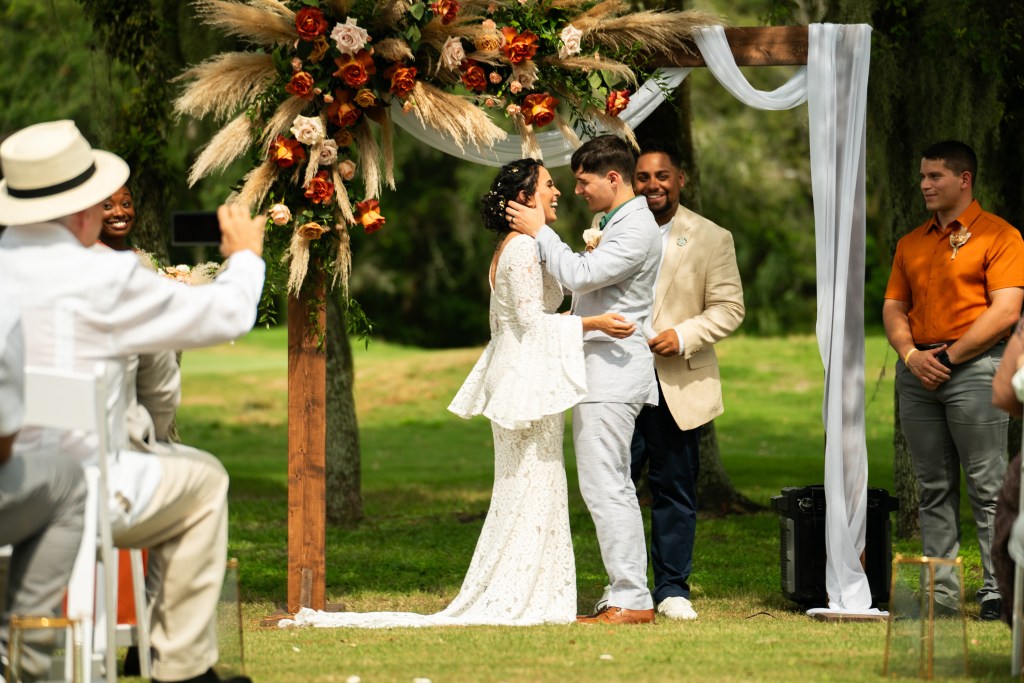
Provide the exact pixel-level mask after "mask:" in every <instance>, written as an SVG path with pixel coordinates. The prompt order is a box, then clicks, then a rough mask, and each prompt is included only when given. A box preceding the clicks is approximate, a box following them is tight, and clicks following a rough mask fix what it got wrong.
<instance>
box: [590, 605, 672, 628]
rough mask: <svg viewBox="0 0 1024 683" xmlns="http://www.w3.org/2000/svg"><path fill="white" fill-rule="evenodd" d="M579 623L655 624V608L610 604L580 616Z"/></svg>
mask: <svg viewBox="0 0 1024 683" xmlns="http://www.w3.org/2000/svg"><path fill="white" fill-rule="evenodd" d="M576 622H577V623H579V624H653V623H654V610H653V609H626V608H625V607H612V606H611V605H609V606H608V607H605V608H604V609H602V610H601V611H600V612H598V613H597V614H594V615H592V616H578V617H576Z"/></svg>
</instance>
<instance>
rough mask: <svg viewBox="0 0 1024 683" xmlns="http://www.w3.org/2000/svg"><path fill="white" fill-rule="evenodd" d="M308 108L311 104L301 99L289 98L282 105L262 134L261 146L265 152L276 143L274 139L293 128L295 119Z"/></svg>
mask: <svg viewBox="0 0 1024 683" xmlns="http://www.w3.org/2000/svg"><path fill="white" fill-rule="evenodd" d="M308 106H309V102H307V101H306V100H304V99H302V98H301V97H289V98H288V99H287V100H285V101H284V102H282V103H281V106H279V107H278V108H277V111H275V112H274V115H273V116H271V117H270V120H269V121H267V125H266V126H264V128H263V133H262V134H260V146H261V147H262V148H263V151H264V152H265V151H267V150H268V149H270V143H272V142H273V141H274V138H276V137H277V136H278V135H281V134H282V133H284V132H285V131H286V130H288V129H290V128H291V127H292V122H293V121H294V120H295V117H296V116H298V115H299V114H301V113H302V112H303V111H305V110H306V107H308Z"/></svg>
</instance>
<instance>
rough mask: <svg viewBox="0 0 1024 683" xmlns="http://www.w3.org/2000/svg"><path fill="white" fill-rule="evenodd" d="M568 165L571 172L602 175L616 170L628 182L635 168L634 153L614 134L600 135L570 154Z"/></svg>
mask: <svg viewBox="0 0 1024 683" xmlns="http://www.w3.org/2000/svg"><path fill="white" fill-rule="evenodd" d="M570 166H571V167H572V172H573V173H578V172H580V171H582V172H583V173H596V174H597V175H604V174H605V173H608V172H610V171H617V172H618V174H619V175H621V176H622V177H623V178H625V179H626V182H629V181H631V180H632V179H633V169H634V168H636V154H634V153H633V148H632V147H630V146H629V145H628V144H627V143H626V142H625V141H624V140H622V139H621V138H618V137H616V136H614V135H601V136H599V137H596V138H592V139H590V140H587V141H586V142H584V143H583V144H582V145H581V146H580V148H579V149H577V150H576V151H575V152H573V154H572V159H571V160H570Z"/></svg>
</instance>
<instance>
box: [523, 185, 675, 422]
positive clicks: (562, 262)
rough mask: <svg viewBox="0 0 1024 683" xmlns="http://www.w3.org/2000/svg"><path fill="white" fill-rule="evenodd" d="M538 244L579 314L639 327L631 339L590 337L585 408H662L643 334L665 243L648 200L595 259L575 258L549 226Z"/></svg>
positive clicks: (620, 222) (630, 206)
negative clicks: (608, 316)
mask: <svg viewBox="0 0 1024 683" xmlns="http://www.w3.org/2000/svg"><path fill="white" fill-rule="evenodd" d="M536 240H537V246H538V249H539V251H540V258H541V260H542V261H544V262H545V264H546V267H547V269H548V271H549V272H550V273H551V274H552V275H554V276H555V278H556V279H557V280H558V281H559V282H560V283H561V284H562V286H563V287H565V288H566V289H568V290H570V291H572V292H573V294H574V295H575V296H574V302H575V303H574V305H573V313H575V314H576V315H579V316H592V315H601V314H602V313H608V312H614V313H620V314H621V315H622V316H623V317H624V318H626V320H629V321H630V322H634V323H636V332H634V333H633V335H631V336H629V337H627V338H625V339H614V338H612V337H609V336H607V335H605V334H603V333H601V332H596V331H593V332H588V333H586V334H584V343H583V351H584V354H585V357H586V366H587V386H588V392H587V396H586V398H584V399H583V402H584V403H598V402H616V403H648V404H652V405H654V404H657V402H658V386H657V383H656V381H655V377H654V360H653V356H652V354H651V350H650V348H649V347H648V346H647V340H646V339H645V338H644V335H643V329H644V326H645V324H646V322H647V319H648V317H649V316H650V314H651V307H652V305H653V303H654V285H655V282H656V281H657V276H658V264H660V263H661V255H662V239H661V233H660V231H659V229H658V223H657V221H655V220H654V214H652V213H651V211H650V209H648V208H647V199H646V198H644V197H634V198H633V199H631V200H629V201H628V202H626V203H625V204H623V205H622V206H621V207H620V208H619V210H618V211H616V212H615V214H614V215H613V216H612V217H611V219H610V220H609V221H608V224H607V225H605V227H604V230H603V231H602V234H601V242H600V243H599V244H598V245H597V248H595V249H594V250H593V251H591V252H584V253H575V252H573V251H572V249H570V248H569V247H568V246H567V245H566V244H565V243H563V242H562V240H561V239H560V238H559V236H558V234H557V233H555V231H554V230H552V229H551V228H550V227H548V226H546V225H545V226H543V227H542V228H541V229H540V232H538V233H537V237H536Z"/></svg>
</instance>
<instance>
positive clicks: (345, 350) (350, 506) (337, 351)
mask: <svg viewBox="0 0 1024 683" xmlns="http://www.w3.org/2000/svg"><path fill="white" fill-rule="evenodd" d="M354 379H355V374H354V372H353V365H352V346H351V344H350V343H349V338H348V329H347V325H346V323H345V309H344V304H343V303H342V302H341V301H339V297H338V296H337V294H334V295H328V297H327V473H326V476H327V484H326V489H327V521H328V522H329V523H331V524H338V525H341V524H352V523H354V522H358V521H359V520H361V519H362V518H363V497H362V493H361V490H360V482H361V479H360V459H361V457H362V456H361V453H360V450H359V425H358V424H357V422H356V402H355V396H354V395H353V393H352V389H353V386H354Z"/></svg>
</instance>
